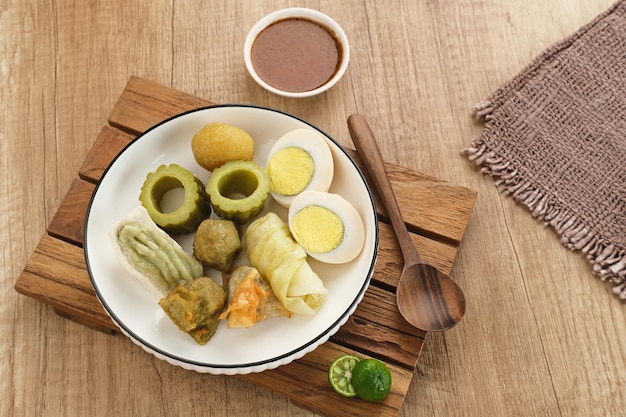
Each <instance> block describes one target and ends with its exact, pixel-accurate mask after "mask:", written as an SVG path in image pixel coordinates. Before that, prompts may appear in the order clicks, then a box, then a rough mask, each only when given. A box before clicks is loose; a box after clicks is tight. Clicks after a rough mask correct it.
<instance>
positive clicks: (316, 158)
mask: <svg viewBox="0 0 626 417" xmlns="http://www.w3.org/2000/svg"><path fill="white" fill-rule="evenodd" d="M267 172H268V173H269V175H270V187H271V193H272V196H273V197H274V199H275V200H276V201H278V203H279V204H280V205H282V206H284V207H289V206H290V205H291V203H292V202H293V200H294V198H295V197H296V196H297V195H298V194H300V193H301V192H303V191H305V190H317V191H328V189H329V188H330V183H331V182H332V180H333V173H334V163H333V155H332V153H331V151H330V147H329V146H328V143H326V140H325V139H324V137H323V136H322V135H320V134H319V133H317V132H315V131H313V130H311V129H295V130H292V131H290V132H288V133H286V134H285V135H283V136H281V137H280V138H279V139H278V140H277V141H276V143H275V144H274V146H273V147H272V149H271V150H270V153H269V155H268V159H267Z"/></svg>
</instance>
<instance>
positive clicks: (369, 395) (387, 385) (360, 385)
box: [351, 359, 391, 402]
mask: <svg viewBox="0 0 626 417" xmlns="http://www.w3.org/2000/svg"><path fill="white" fill-rule="evenodd" d="M351 383H352V387H353V388H354V391H355V392H356V394H357V395H358V396H359V397H360V398H362V399H364V400H365V401H372V402H378V401H381V400H383V399H384V398H385V397H386V396H387V394H389V391H390V390H391V372H390V371H389V368H387V366H386V365H385V364H384V363H382V362H381V361H379V360H377V359H363V360H361V361H359V362H358V363H357V364H356V365H355V366H354V368H353V369H352V378H351Z"/></svg>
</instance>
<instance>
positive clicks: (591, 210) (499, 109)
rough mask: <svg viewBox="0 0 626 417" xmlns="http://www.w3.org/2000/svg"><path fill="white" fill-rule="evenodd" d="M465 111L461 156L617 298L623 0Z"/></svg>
mask: <svg viewBox="0 0 626 417" xmlns="http://www.w3.org/2000/svg"><path fill="white" fill-rule="evenodd" d="M474 114H475V116H476V117H477V118H478V119H479V120H481V121H482V122H483V123H484V129H483V131H482V134H481V136H480V137H479V138H478V139H476V140H475V141H474V142H473V143H472V144H471V146H469V147H468V148H467V149H465V150H464V154H465V155H467V157H468V158H469V159H470V160H472V161H474V162H475V163H476V164H478V165H479V166H480V167H481V171H482V172H483V173H485V174H488V175H491V176H493V177H494V180H495V181H496V184H497V185H498V186H499V187H500V188H501V189H502V190H503V191H504V192H506V193H508V194H509V195H511V196H512V197H513V198H515V199H516V200H517V201H518V202H520V203H522V204H524V205H525V206H526V207H528V209H529V210H530V212H531V213H532V215H533V216H535V217H536V218H537V219H538V220H539V221H541V222H544V223H545V224H548V225H550V226H552V227H553V228H554V230H555V231H556V232H557V233H558V234H559V235H560V236H561V240H562V242H563V244H564V245H565V246H567V247H569V248H570V249H573V250H576V251H580V252H581V253H583V254H585V255H586V256H587V258H588V259H589V261H590V262H591V264H592V267H591V270H592V272H593V273H594V274H595V275H597V276H599V277H600V278H601V279H602V280H604V281H607V282H610V283H612V289H613V292H614V293H615V294H617V295H618V296H619V297H620V298H622V299H626V3H625V1H624V0H622V1H618V2H617V3H615V4H613V5H612V6H611V7H610V8H609V9H608V10H607V11H605V12H604V13H603V14H601V15H600V16H598V17H597V18H596V19H594V20H593V21H592V22H590V23H588V24H587V25H585V26H584V27H582V28H580V29H579V30H578V31H576V32H575V33H574V34H572V35H571V36H569V37H567V38H566V39H564V40H562V41H560V42H558V43H557V44H555V45H553V46H551V47H550V48H548V49H547V50H545V51H544V52H543V53H541V54H540V55H539V56H538V57H537V58H535V60H534V61H533V62H531V63H530V65H528V66H527V67H526V68H525V69H524V70H523V71H522V72H521V73H519V74H518V75H517V76H516V77H514V78H513V79H512V80H510V81H509V82H507V83H506V84H504V85H503V86H501V87H500V88H499V89H498V90H497V91H495V92H494V93H493V94H492V95H491V97H489V98H488V99H487V100H486V101H484V102H482V103H479V104H478V105H476V107H475V108H474ZM545 261H546V262H550V260H549V259H546V260H545Z"/></svg>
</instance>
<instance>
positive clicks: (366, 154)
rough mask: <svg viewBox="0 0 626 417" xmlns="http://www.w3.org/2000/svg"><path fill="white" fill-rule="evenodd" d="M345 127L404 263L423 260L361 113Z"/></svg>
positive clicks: (371, 134) (374, 141)
mask: <svg viewBox="0 0 626 417" xmlns="http://www.w3.org/2000/svg"><path fill="white" fill-rule="evenodd" d="M348 130H349V131H350V136H352V141H353V142H354V145H355V146H356V150H357V151H358V152H359V156H360V157H361V159H362V160H363V162H364V163H365V166H366V168H367V171H368V172H369V173H370V176H371V177H372V181H373V182H374V187H375V188H376V190H377V191H378V193H379V194H380V196H381V199H382V202H383V205H384V206H385V208H386V209H387V216H389V220H390V221H391V225H392V226H393V229H394V231H395V233H396V238H397V239H398V243H399V244H400V250H401V251H402V257H403V258H404V263H405V265H410V264H418V263H422V261H421V258H420V256H419V255H418V253H417V251H416V249H415V246H414V245H413V241H412V240H411V236H410V235H409V232H408V230H407V228H406V224H405V223H404V220H403V219H402V214H401V213H400V208H399V206H398V201H397V200H396V196H395V194H394V192H393V189H392V188H391V182H389V178H388V177H387V173H386V172H385V165H384V162H383V159H382V157H381V155H380V150H379V149H378V145H377V144H376V138H375V137H374V133H372V129H371V128H370V126H369V124H368V123H367V120H365V118H364V117H363V116H361V115H360V114H353V115H351V116H349V117H348Z"/></svg>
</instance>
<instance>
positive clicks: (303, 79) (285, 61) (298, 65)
mask: <svg viewBox="0 0 626 417" xmlns="http://www.w3.org/2000/svg"><path fill="white" fill-rule="evenodd" d="M342 55H343V51H342V48H341V45H340V43H339V41H338V40H337V39H336V38H335V36H334V35H333V33H332V32H331V31H330V30H329V29H327V28H326V27H324V26H322V25H320V24H318V23H316V22H313V21H311V20H308V19H305V18H288V19H284V20H279V21H278V22H275V23H272V24H271V25H269V26H268V27H266V28H265V29H263V30H262V31H261V33H259V35H258V36H257V37H256V39H255V40H254V43H253V45H252V52H251V60H252V66H253V67H254V69H255V71H256V73H257V74H258V75H259V77H261V79H262V80H263V81H265V82H266V83H267V84H269V85H271V86H272V87H274V88H277V89H279V90H282V91H288V92H292V93H297V92H304V91H311V90H314V89H316V88H318V87H321V86H322V85H324V84H326V82H328V81H329V80H330V79H331V78H332V77H333V76H334V75H335V73H336V72H337V70H338V69H339V66H340V64H341V59H342Z"/></svg>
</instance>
